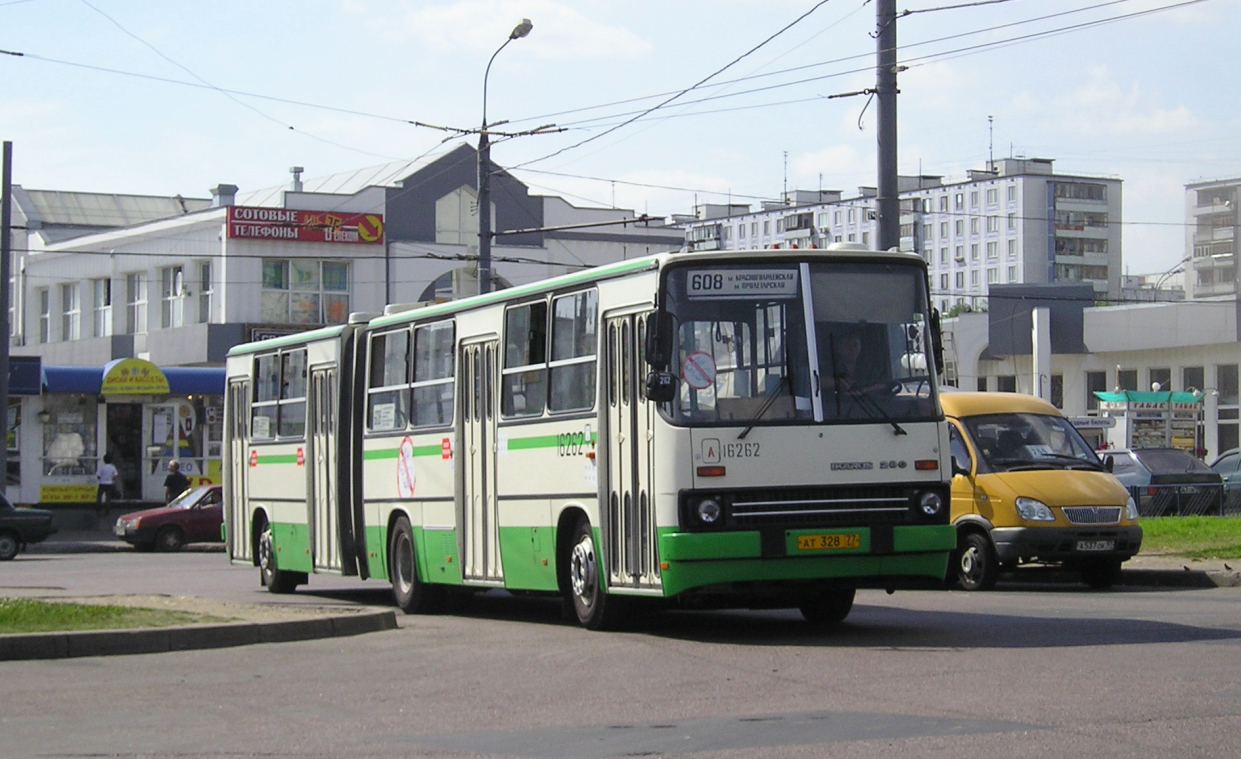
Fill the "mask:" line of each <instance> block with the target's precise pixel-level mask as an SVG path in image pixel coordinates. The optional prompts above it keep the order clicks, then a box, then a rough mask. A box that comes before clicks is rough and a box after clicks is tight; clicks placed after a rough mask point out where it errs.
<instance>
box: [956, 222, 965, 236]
mask: <svg viewBox="0 0 1241 759" xmlns="http://www.w3.org/2000/svg"><path fill="white" fill-rule="evenodd" d="M955 227H956V231H957V237H960V236H961V235H963V234H965V219H957V223H956V224H955Z"/></svg>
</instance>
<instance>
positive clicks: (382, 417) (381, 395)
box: [366, 329, 409, 431]
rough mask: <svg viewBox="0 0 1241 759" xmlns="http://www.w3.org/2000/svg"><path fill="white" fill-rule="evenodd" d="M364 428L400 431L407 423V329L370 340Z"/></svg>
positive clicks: (379, 335) (386, 333)
mask: <svg viewBox="0 0 1241 759" xmlns="http://www.w3.org/2000/svg"><path fill="white" fill-rule="evenodd" d="M366 418H367V420H368V421H367V426H368V427H369V428H370V429H372V430H376V431H384V430H403V429H405V426H406V425H407V424H408V423H409V330H407V329H403V330H400V331H396V332H384V333H382V334H378V335H374V336H373V337H371V344H370V378H369V380H368V387H367V414H366Z"/></svg>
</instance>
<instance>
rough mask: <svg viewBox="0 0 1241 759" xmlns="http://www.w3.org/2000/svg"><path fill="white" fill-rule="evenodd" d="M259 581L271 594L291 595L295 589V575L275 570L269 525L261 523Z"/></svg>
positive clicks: (274, 554)
mask: <svg viewBox="0 0 1241 759" xmlns="http://www.w3.org/2000/svg"><path fill="white" fill-rule="evenodd" d="M259 580H260V581H261V582H262V583H263V586H264V587H266V588H267V589H268V590H269V591H271V592H272V593H292V592H293V591H294V590H296V589H297V575H296V574H295V573H293V572H286V571H284V570H281V569H276V552H275V550H273V549H272V541H271V525H270V524H267V523H266V522H264V523H263V531H262V533H260V534H259Z"/></svg>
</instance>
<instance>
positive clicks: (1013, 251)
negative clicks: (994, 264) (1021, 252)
mask: <svg viewBox="0 0 1241 759" xmlns="http://www.w3.org/2000/svg"><path fill="white" fill-rule="evenodd" d="M1006 244H1007V245H1008V257H1009V258H1016V257H1017V241H1016V240H1008V241H1006Z"/></svg>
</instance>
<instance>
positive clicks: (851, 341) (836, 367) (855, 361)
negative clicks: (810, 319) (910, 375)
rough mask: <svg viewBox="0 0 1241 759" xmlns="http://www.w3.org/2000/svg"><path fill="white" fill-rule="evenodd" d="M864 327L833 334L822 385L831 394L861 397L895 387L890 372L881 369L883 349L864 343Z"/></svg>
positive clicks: (860, 326)
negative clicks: (860, 395)
mask: <svg viewBox="0 0 1241 759" xmlns="http://www.w3.org/2000/svg"><path fill="white" fill-rule="evenodd" d="M864 332H865V328H864V327H863V326H862V325H857V324H850V325H845V326H844V327H843V328H841V329H837V330H835V331H834V332H833V333H831V337H829V340H828V347H829V354H830V355H829V356H828V360H827V361H826V362H825V363H824V366H823V367H822V368H823V369H826V371H825V372H824V382H823V386H824V389H825V390H828V391H841V392H844V393H845V394H847V395H854V396H856V395H859V394H865V393H871V392H874V391H876V390H882V389H884V388H886V387H889V386H890V385H891V384H892V379H891V376H890V374H889V372H888V371H886V369H885V368H884V367H883V366H881V364H880V361H879V360H877V359H879V358H882V356H881V355H879V354H881V353H882V350H881V346H875V345H870V344H865V343H866V342H867V341H866V340H865V337H864Z"/></svg>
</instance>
